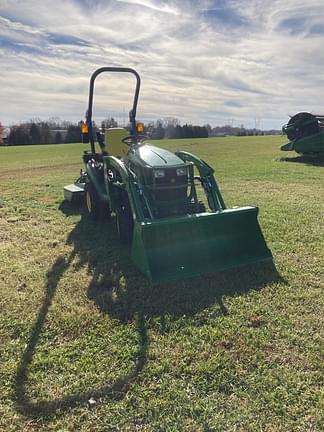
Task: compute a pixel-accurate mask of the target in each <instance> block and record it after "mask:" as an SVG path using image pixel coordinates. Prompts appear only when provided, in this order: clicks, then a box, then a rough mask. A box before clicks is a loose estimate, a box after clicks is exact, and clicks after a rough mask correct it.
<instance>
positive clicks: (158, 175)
mask: <svg viewBox="0 0 324 432" xmlns="http://www.w3.org/2000/svg"><path fill="white" fill-rule="evenodd" d="M153 172H154V177H155V178H161V177H165V172H164V170H162V169H157V170H154V171H153Z"/></svg>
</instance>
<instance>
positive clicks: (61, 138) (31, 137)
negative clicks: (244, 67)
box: [0, 117, 275, 145]
mask: <svg viewBox="0 0 324 432" xmlns="http://www.w3.org/2000/svg"><path fill="white" fill-rule="evenodd" d="M118 126H119V125H118V122H117V121H116V120H115V119H114V118H112V117H111V118H106V119H104V120H102V121H101V123H100V127H98V126H97V125H96V124H95V123H94V129H95V130H96V129H97V130H100V129H101V130H103V129H105V128H108V127H118ZM126 129H130V126H129V125H128V126H127V127H126ZM0 132H1V129H0ZM272 132H275V131H272ZM145 134H146V135H147V136H148V138H150V139H164V138H167V139H179V138H208V136H225V135H241V136H242V135H243V136H244V135H263V134H264V132H263V131H261V130H256V129H245V128H244V127H243V125H241V127H233V126H230V125H225V126H216V127H214V128H213V127H211V126H210V125H209V124H206V125H204V126H197V125H192V124H187V123H186V124H184V125H181V124H180V122H179V120H178V119H176V118H173V117H167V118H164V119H159V120H157V121H155V122H149V123H147V124H146V126H145ZM0 135H1V133H0ZM78 142H82V135H81V130H80V122H79V123H71V122H68V121H61V120H60V119H58V118H52V119H49V120H47V121H42V120H39V119H34V120H31V121H29V122H24V123H20V124H16V125H12V126H10V132H9V135H8V136H7V137H6V143H7V144H9V145H23V144H60V143H78ZM0 144H2V142H1V137H0Z"/></svg>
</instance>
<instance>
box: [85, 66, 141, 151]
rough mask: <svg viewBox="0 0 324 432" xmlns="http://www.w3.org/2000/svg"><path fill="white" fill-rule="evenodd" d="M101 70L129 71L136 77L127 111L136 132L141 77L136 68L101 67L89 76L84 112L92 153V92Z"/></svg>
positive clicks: (93, 145)
mask: <svg viewBox="0 0 324 432" xmlns="http://www.w3.org/2000/svg"><path fill="white" fill-rule="evenodd" d="M103 72H126V73H131V74H133V75H135V77H136V87H135V94H134V100H133V108H132V109H131V111H130V112H129V120H130V122H131V125H132V129H133V131H134V133H136V110H137V103H138V96H139V91H140V86H141V78H140V76H139V74H138V73H137V72H136V70H134V69H131V68H124V67H101V68H99V69H97V70H96V71H94V72H93V74H92V75H91V78H90V86H89V102H88V110H87V114H86V117H87V118H86V121H87V125H88V130H89V140H90V144H91V151H92V153H95V143H94V136H93V130H92V106H93V92H94V83H95V79H96V78H97V76H98V75H100V74H101V73H103Z"/></svg>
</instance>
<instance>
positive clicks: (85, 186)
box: [64, 67, 272, 282]
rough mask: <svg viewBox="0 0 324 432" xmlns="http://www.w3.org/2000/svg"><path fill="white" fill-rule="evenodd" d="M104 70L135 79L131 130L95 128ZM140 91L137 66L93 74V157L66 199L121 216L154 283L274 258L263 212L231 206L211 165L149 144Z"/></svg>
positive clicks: (94, 215) (124, 237)
mask: <svg viewBox="0 0 324 432" xmlns="http://www.w3.org/2000/svg"><path fill="white" fill-rule="evenodd" d="M103 72H123V73H130V74H133V75H134V76H135V78H136V87H135V94H134V101H133V107H132V109H131V111H130V125H131V132H130V133H129V132H127V131H126V130H125V129H122V128H109V129H106V130H105V131H104V133H103V132H102V131H97V132H96V133H95V131H94V127H93V122H92V105H93V90H94V82H95V79H96V77H97V76H98V75H99V74H101V73H103ZM139 90H140V77H139V75H138V73H137V72H136V71H135V70H133V69H130V68H117V67H103V68H100V69H98V70H96V71H95V72H94V73H93V75H92V76H91V79H90V91H89V104H88V111H87V118H86V123H84V124H83V132H84V136H85V138H86V141H90V144H91V152H85V153H84V155H83V161H84V163H85V172H82V175H81V177H80V178H79V179H78V180H77V181H76V183H74V184H72V185H68V186H66V187H65V188H64V194H65V198H66V199H67V200H69V201H72V200H74V198H75V197H78V196H79V195H84V197H85V199H84V201H85V206H86V211H87V213H88V215H89V217H90V218H91V219H93V220H97V219H99V218H109V217H110V216H111V214H114V215H115V220H116V229H117V233H118V237H119V239H120V241H121V242H122V243H128V244H130V245H131V255H132V260H133V262H134V264H135V265H136V266H137V267H138V268H139V270H140V271H141V272H142V273H144V275H146V276H147V277H148V278H149V279H150V280H151V281H153V282H162V281H166V280H176V279H182V278H185V277H192V276H197V275H201V274H206V273H212V272H215V271H217V270H222V269H226V268H230V267H233V266H238V265H244V264H249V263H255V262H259V261H265V260H271V259H272V255H271V252H270V250H269V249H268V248H267V246H266V243H265V240H264V237H263V235H262V232H261V229H260V226H259V224H258V220H257V214H258V208H257V207H241V208H230V209H228V208H226V206H225V203H224V200H223V198H222V195H221V193H220V191H219V189H218V186H217V183H216V181H215V178H214V176H213V173H214V170H213V169H212V168H211V167H210V166H209V165H208V164H207V163H206V162H204V161H203V160H201V159H199V158H198V157H197V156H194V155H192V154H190V153H188V152H185V151H178V152H176V153H171V152H169V151H167V150H164V149H161V148H158V147H156V146H154V145H152V144H150V143H147V142H146V137H145V136H144V135H143V124H142V123H137V122H136V109H137V102H138V96H139ZM96 142H97V144H98V145H99V148H100V152H99V153H97V152H96V151H95V144H96ZM202 196H204V201H205V204H204V202H203V200H202V199H201V197H202Z"/></svg>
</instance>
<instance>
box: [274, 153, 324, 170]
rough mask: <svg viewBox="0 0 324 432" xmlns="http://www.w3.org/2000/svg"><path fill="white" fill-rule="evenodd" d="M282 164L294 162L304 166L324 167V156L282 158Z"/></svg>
mask: <svg viewBox="0 0 324 432" xmlns="http://www.w3.org/2000/svg"><path fill="white" fill-rule="evenodd" d="M280 161H281V162H294V163H301V164H304V165H313V166H320V167H324V156H322V155H320V156H313V155H309V156H307V155H300V156H295V157H281V158H280Z"/></svg>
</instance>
